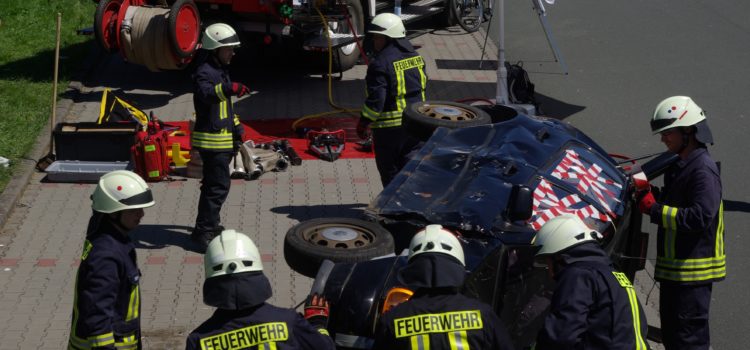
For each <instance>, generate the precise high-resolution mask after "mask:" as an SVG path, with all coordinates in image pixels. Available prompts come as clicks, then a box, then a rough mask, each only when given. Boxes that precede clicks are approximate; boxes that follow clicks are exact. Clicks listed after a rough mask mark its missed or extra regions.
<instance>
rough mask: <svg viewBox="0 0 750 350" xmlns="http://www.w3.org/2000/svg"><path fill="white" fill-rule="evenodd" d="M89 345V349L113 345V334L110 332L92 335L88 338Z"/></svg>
mask: <svg viewBox="0 0 750 350" xmlns="http://www.w3.org/2000/svg"><path fill="white" fill-rule="evenodd" d="M86 340H88V342H89V344H91V347H97V346H107V345H111V344H114V343H115V334H114V333H112V332H109V333H104V334H99V335H92V336H90V337H88V338H86Z"/></svg>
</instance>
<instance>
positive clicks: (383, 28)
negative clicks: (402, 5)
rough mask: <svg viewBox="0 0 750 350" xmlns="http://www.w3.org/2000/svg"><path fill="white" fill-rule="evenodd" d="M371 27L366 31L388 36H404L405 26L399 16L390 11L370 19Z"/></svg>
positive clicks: (396, 37)
mask: <svg viewBox="0 0 750 350" xmlns="http://www.w3.org/2000/svg"><path fill="white" fill-rule="evenodd" d="M370 25H371V28H370V30H368V31H367V32H368V33H371V34H383V35H385V36H387V37H389V38H393V39H399V38H403V37H406V28H404V22H402V21H401V17H399V16H396V15H394V14H392V13H381V14H379V15H377V16H375V18H373V19H372V22H371V23H370Z"/></svg>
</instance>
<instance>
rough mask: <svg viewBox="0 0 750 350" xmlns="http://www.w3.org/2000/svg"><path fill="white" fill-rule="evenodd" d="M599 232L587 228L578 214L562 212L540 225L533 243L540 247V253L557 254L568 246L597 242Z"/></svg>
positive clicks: (538, 253) (538, 254)
mask: <svg viewBox="0 0 750 350" xmlns="http://www.w3.org/2000/svg"><path fill="white" fill-rule="evenodd" d="M600 237H601V235H600V234H599V232H597V231H596V230H592V229H591V228H589V227H588V226H587V225H586V224H585V223H584V222H583V221H582V220H581V219H580V218H578V216H576V215H573V214H562V215H560V216H556V217H554V218H552V219H550V220H549V221H547V222H546V223H544V225H542V228H540V229H539V232H537V234H536V238H535V240H534V245H536V246H539V247H542V248H541V249H540V250H539V251H538V252H537V253H536V255H537V256H540V255H549V254H557V253H560V252H562V251H564V250H566V249H568V248H571V247H574V246H577V245H579V244H581V243H586V242H597V240H598V239H599V238H600Z"/></svg>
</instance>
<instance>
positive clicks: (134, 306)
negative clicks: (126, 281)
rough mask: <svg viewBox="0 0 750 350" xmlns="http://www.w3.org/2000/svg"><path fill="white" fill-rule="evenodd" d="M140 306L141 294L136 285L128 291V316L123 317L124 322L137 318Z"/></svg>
mask: <svg viewBox="0 0 750 350" xmlns="http://www.w3.org/2000/svg"><path fill="white" fill-rule="evenodd" d="M140 305H141V293H140V288H138V285H137V284H136V285H134V286H133V288H132V289H131V290H130V302H129V303H128V314H127V315H126V316H125V321H130V320H133V319H136V318H138V312H139V309H140Z"/></svg>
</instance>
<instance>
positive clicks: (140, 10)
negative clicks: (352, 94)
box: [94, 0, 491, 71]
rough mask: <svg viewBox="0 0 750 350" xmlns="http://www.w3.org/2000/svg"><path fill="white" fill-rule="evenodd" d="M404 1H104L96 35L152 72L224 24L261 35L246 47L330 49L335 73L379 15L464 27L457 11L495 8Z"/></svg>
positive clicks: (322, 53)
mask: <svg viewBox="0 0 750 350" xmlns="http://www.w3.org/2000/svg"><path fill="white" fill-rule="evenodd" d="M95 1H96V0H95ZM401 1H402V0H380V1H379V0H98V4H97V9H96V14H95V18H94V33H95V34H96V39H97V42H98V44H99V45H100V46H101V47H102V49H104V50H105V51H106V52H109V53H118V54H120V55H122V56H123V57H124V58H125V60H127V61H128V62H130V63H134V64H141V65H145V66H146V67H148V68H149V69H150V70H152V71H161V70H173V69H183V68H185V67H186V66H188V64H189V63H190V62H191V61H192V60H193V58H194V57H195V55H196V51H197V49H199V48H200V38H201V33H202V30H203V28H205V27H206V26H208V25H210V24H212V23H216V22H224V23H227V24H229V25H231V26H232V27H233V28H234V29H235V30H236V31H237V32H238V33H240V35H242V36H244V37H249V36H251V35H253V36H254V37H255V38H260V40H251V41H243V46H244V45H245V43H246V42H248V43H249V44H251V45H253V44H255V43H257V44H259V45H277V46H279V47H284V48H285V49H287V51H285V52H289V50H288V49H290V48H291V49H292V50H299V52H302V51H308V52H312V53H313V55H319V57H321V58H327V57H329V51H330V53H331V55H330V57H332V59H333V60H334V62H335V64H336V66H337V68H338V69H339V70H340V71H345V70H347V69H349V68H351V67H352V66H354V65H355V64H356V63H357V61H358V59H359V56H360V52H362V50H363V46H362V39H363V37H364V33H365V28H366V25H367V24H368V23H369V21H370V20H371V19H372V18H373V17H375V15H376V14H378V13H380V12H394V13H398V12H400V16H401V18H402V19H403V20H404V22H405V23H409V22H413V21H416V20H419V19H423V18H425V17H429V16H433V15H439V14H442V15H443V16H444V17H443V18H444V19H445V20H446V21H448V22H449V23H450V21H451V20H452V19H453V18H459V17H465V19H464V22H465V23H469V24H472V18H471V14H470V12H471V11H469V10H467V11H461V13H463V16H455V13H457V11H456V10H455V8H456V6H458V8H459V9H463V8H464V7H465V6H466V4H468V3H472V4H481V3H485V4H486V3H490V4H491V1H488V0H484V1H482V0H471V1H467V0H404V3H403V10H401V7H400V6H402V4H401ZM394 6H395V7H394ZM486 11H487V10H485V14H484V17H486V16H487V13H486ZM480 15H481V9H480ZM479 18H480V19H479V21H478V22H475V23H476V24H477V25H476V27H477V28H478V27H479V26H478V24H481V21H482V18H481V16H480V17H479ZM465 23H463V24H465ZM459 24H462V23H459ZM463 24H462V27H465V28H466V26H465V25H463ZM471 28H472V27H471V26H469V28H468V29H471ZM324 62H326V61H324Z"/></svg>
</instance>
